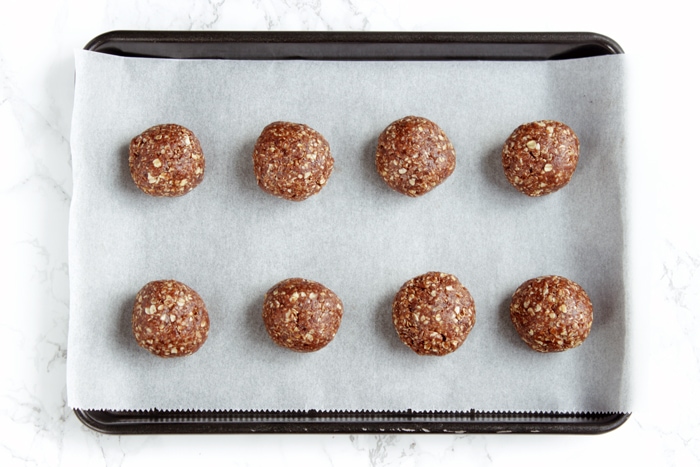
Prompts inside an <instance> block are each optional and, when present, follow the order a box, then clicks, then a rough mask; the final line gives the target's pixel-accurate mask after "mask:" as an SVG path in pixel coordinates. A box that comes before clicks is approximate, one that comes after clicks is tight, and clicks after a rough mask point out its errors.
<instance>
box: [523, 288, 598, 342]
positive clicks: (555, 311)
mask: <svg viewBox="0 0 700 467" xmlns="http://www.w3.org/2000/svg"><path fill="white" fill-rule="evenodd" d="M510 318H511V320H512V321H513V325H515V329H516V330H517V331H518V334H519V335H520V337H521V338H522V339H523V340H524V341H525V343H527V345H529V346H530V347H531V348H532V349H534V350H537V351H538V352H561V351H563V350H568V349H573V348H574V347H578V346H579V345H581V344H582V343H583V341H584V340H585V339H586V338H587V337H588V334H589V333H590V332H591V325H592V324H593V305H592V304H591V300H590V299H589V298H588V295H587V294H586V292H585V291H584V290H583V289H582V288H581V286H580V285H578V284H577V283H575V282H573V281H571V280H569V279H567V278H565V277H561V276H542V277H537V278H535V279H530V280H529V281H526V282H525V283H523V284H522V285H521V286H520V287H518V289H517V290H516V291H515V293H514V294H513V298H512V300H511V303H510Z"/></svg>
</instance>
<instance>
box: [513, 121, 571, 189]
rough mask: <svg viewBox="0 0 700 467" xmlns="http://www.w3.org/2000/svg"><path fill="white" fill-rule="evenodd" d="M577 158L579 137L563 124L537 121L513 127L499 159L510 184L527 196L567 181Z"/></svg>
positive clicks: (562, 185)
mask: <svg viewBox="0 0 700 467" xmlns="http://www.w3.org/2000/svg"><path fill="white" fill-rule="evenodd" d="M578 157H579V140H578V137H577V136H576V133H574V131H573V130H572V129H571V128H569V127H568V126H567V125H565V124H563V123H561V122H557V121H554V120H540V121H537V122H531V123H526V124H523V125H520V126H519V127H518V128H516V129H515V130H514V131H513V133H512V134H511V135H510V137H508V139H507V140H506V142H505V144H504V145H503V150H502V152H501V159H502V163H503V171H504V172H505V175H506V177H507V178H508V181H509V182H510V184H511V185H513V186H514V187H515V188H516V189H517V190H518V191H520V192H521V193H524V194H526V195H528V196H543V195H547V194H549V193H553V192H555V191H557V190H559V189H560V188H563V187H564V186H565V185H566V184H567V183H569V181H570V180H571V177H572V175H573V174H574V171H575V170H576V165H577V164H578Z"/></svg>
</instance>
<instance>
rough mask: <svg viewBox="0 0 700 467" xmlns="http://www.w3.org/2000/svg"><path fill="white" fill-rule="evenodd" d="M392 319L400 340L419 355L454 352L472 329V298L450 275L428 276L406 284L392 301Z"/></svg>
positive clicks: (474, 310) (437, 273) (419, 277)
mask: <svg viewBox="0 0 700 467" xmlns="http://www.w3.org/2000/svg"><path fill="white" fill-rule="evenodd" d="M392 318H393V321H394V327H395V328H396V332H397V333H398V335H399V338H400V339H401V340H402V341H403V343H404V344H406V345H407V346H408V347H410V348H411V349H412V350H413V351H414V352H416V353H417V354H419V355H438V356H440V355H446V354H448V353H451V352H454V351H455V350H457V349H458V348H459V347H460V346H461V345H462V344H463V343H464V341H465V340H466V338H467V335H468V334H469V332H470V331H471V330H472V328H473V327H474V323H475V321H476V309H475V307H474V300H473V299H472V296H471V294H470V293H469V291H468V290H467V288H466V287H464V286H463V285H462V284H461V283H460V282H459V280H458V279H457V278H456V277H455V276H453V275H452V274H445V273H441V272H428V273H426V274H423V275H422V276H418V277H415V278H413V279H411V280H410V281H408V282H406V283H405V284H404V285H403V286H402V287H401V289H400V290H399V291H398V293H397V294H396V296H395V297H394V303H393V306H392Z"/></svg>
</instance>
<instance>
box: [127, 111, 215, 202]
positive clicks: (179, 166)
mask: <svg viewBox="0 0 700 467" xmlns="http://www.w3.org/2000/svg"><path fill="white" fill-rule="evenodd" d="M129 170H130V171H131V178H133V180H134V183H136V186H138V187H139V188H140V189H141V191H143V192H144V193H147V194H149V195H151V196H169V197H171V196H182V195H184V194H186V193H189V192H190V191H192V190H193V189H194V188H195V187H196V186H197V185H199V184H200V183H201V182H202V179H203V178H204V154H203V153H202V147H201V145H200V144H199V140H198V139H197V137H196V136H195V135H194V133H192V132H191V131H190V130H188V129H187V128H185V127H183V126H180V125H176V124H174V123H168V124H165V125H156V126H153V127H151V128H149V129H148V130H146V131H144V132H143V133H141V134H140V135H138V136H136V137H135V138H134V139H132V140H131V144H130V145H129Z"/></svg>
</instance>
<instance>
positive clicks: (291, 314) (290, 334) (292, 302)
mask: <svg viewBox="0 0 700 467" xmlns="http://www.w3.org/2000/svg"><path fill="white" fill-rule="evenodd" d="M262 317H263V322H264V323H265V328H266V329H267V332H268V334H270V337H271V338H272V340H273V341H274V342H275V343H276V344H278V345H280V346H282V347H286V348H288V349H291V350H295V351H297V352H315V351H316V350H320V349H322V348H323V347H325V346H326V345H328V343H329V342H330V341H332V340H333V338H334V337H335V334H336V333H337V332H338V328H339V327H340V321H341V319H342V317H343V303H342V302H341V301H340V298H338V296H337V295H336V294H335V293H333V291H331V290H330V289H328V288H327V287H325V286H323V285H322V284H319V283H318V282H313V281H309V280H306V279H300V278H292V279H286V280H283V281H282V282H280V283H278V284H276V285H275V286H274V287H272V288H271V289H270V290H268V291H267V293H266V294H265V299H264V301H263V313H262Z"/></svg>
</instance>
